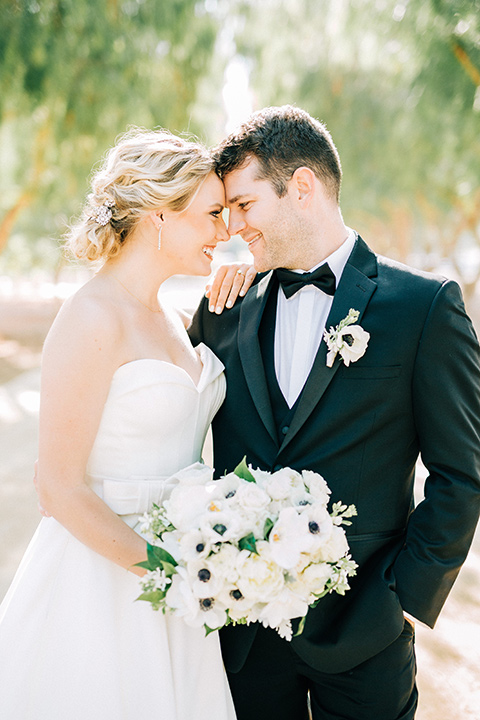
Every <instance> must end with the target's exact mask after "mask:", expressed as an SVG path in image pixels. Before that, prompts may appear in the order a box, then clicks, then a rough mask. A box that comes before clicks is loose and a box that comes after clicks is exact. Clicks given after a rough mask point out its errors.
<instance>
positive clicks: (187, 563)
mask: <svg viewBox="0 0 480 720" xmlns="http://www.w3.org/2000/svg"><path fill="white" fill-rule="evenodd" d="M175 478H176V480H177V481H178V484H177V485H176V486H175V488H174V489H173V491H172V493H171V495H170V497H169V498H168V500H165V501H164V503H163V505H162V506H158V505H154V506H153V509H152V510H151V512H149V513H145V515H144V516H143V518H142V520H143V525H142V533H143V534H144V535H145V536H146V537H147V538H148V539H149V540H150V541H151V544H150V543H148V545H147V549H148V559H147V561H146V562H144V563H139V565H140V566H141V567H144V568H146V569H147V570H148V572H147V573H146V575H144V577H143V578H142V580H141V584H142V588H143V593H142V594H141V595H140V597H139V598H138V599H139V600H146V601H148V602H150V603H151V604H152V607H153V608H154V609H155V610H159V609H160V608H161V609H162V610H163V612H165V611H167V610H168V611H171V612H173V613H175V614H176V615H179V616H182V617H183V618H184V620H185V622H186V623H187V624H189V625H191V626H194V627H201V626H204V627H205V629H206V632H207V634H208V632H211V631H212V630H216V629H218V628H220V627H223V626H224V625H228V624H229V623H240V624H249V623H251V622H260V623H262V624H263V625H264V626H265V627H271V628H274V629H276V630H277V632H278V633H279V634H280V635H281V636H282V637H284V638H286V639H287V640H290V639H291V638H292V627H291V620H292V619H293V618H299V617H301V618H303V620H302V621H301V623H300V626H299V629H298V632H297V634H299V633H300V632H301V631H302V629H303V624H304V622H305V616H306V614H307V611H308V608H309V606H310V607H312V606H315V605H316V603H317V602H318V601H319V600H320V599H321V598H322V597H323V596H324V595H326V594H327V593H332V592H337V593H339V594H340V595H343V594H344V593H345V591H346V590H348V588H349V585H348V578H349V577H350V576H352V575H355V568H356V567H357V565H356V563H355V562H354V561H353V560H352V559H351V558H350V555H349V547H348V543H347V539H346V536H345V531H344V529H343V528H342V527H341V526H342V525H350V524H351V523H350V521H349V520H348V518H350V517H352V516H353V515H356V514H357V513H356V509H355V506H354V505H350V506H349V507H347V506H346V505H342V503H340V502H337V503H334V504H333V506H332V509H331V511H330V512H329V511H328V509H327V505H328V502H329V499H330V489H329V487H328V485H327V483H326V482H325V480H324V479H323V478H322V476H321V475H319V474H317V473H315V472H311V471H309V470H304V471H303V472H302V473H299V472H296V471H295V470H292V469H290V468H283V469H281V470H279V471H277V472H273V473H269V472H265V471H262V470H254V469H253V468H251V467H248V466H247V465H246V463H245V459H244V460H243V461H242V462H241V463H240V465H239V466H238V467H237V468H236V469H235V471H234V472H232V473H229V474H228V475H224V476H223V477H221V478H219V479H218V480H213V479H212V470H211V468H209V467H207V466H205V465H202V464H200V463H196V464H195V465H192V466H190V467H189V468H185V469H184V470H181V471H180V472H179V473H177V474H176V475H175Z"/></svg>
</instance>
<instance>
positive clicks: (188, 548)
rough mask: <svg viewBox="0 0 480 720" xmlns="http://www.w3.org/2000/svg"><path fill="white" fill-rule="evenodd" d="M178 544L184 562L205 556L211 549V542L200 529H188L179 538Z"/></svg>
mask: <svg viewBox="0 0 480 720" xmlns="http://www.w3.org/2000/svg"><path fill="white" fill-rule="evenodd" d="M179 545H180V549H181V557H182V559H183V560H184V561H185V562H190V561H191V560H199V559H200V558H206V557H208V555H209V554H210V551H211V549H212V545H211V543H210V542H209V540H207V539H206V538H205V537H204V536H203V534H202V533H201V532H200V530H190V531H189V532H186V533H184V534H183V535H182V536H181V538H180V540H179Z"/></svg>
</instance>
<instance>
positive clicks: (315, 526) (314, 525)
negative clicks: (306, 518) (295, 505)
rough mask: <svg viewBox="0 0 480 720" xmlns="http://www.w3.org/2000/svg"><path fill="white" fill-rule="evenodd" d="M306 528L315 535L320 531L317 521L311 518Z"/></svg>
mask: <svg viewBox="0 0 480 720" xmlns="http://www.w3.org/2000/svg"><path fill="white" fill-rule="evenodd" d="M308 529H309V530H310V532H311V533H313V534H314V535H316V533H318V532H320V527H319V525H318V523H316V522H315V521H314V520H312V521H311V522H309V523H308Z"/></svg>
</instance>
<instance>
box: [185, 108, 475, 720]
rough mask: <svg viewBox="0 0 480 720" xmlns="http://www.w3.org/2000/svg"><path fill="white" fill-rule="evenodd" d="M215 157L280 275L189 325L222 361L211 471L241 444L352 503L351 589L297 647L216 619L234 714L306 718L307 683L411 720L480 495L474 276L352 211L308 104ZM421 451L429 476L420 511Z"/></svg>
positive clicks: (317, 698)
mask: <svg viewBox="0 0 480 720" xmlns="http://www.w3.org/2000/svg"><path fill="white" fill-rule="evenodd" d="M217 171H218V172H219V174H220V176H221V177H222V178H223V180H224V182H225V188H226V199H227V205H228V208H229V210H230V220H229V232H230V234H231V235H236V234H239V235H241V237H242V238H243V240H244V241H245V242H247V243H248V246H249V249H250V251H251V253H252V255H253V257H254V262H255V268H256V270H257V271H258V272H259V273H266V274H265V275H264V276H263V277H261V279H260V280H259V282H258V283H257V284H256V285H254V286H253V287H252V288H251V290H249V292H248V293H247V295H246V296H245V297H244V298H243V299H242V300H240V301H238V302H237V303H236V304H235V305H234V307H233V308H232V309H230V310H227V311H225V312H224V313H223V314H221V315H217V314H215V313H212V312H210V311H209V308H208V301H207V300H204V301H203V302H202V304H201V305H200V307H199V309H198V311H197V313H196V315H195V318H194V320H193V323H192V326H191V329H190V336H191V338H192V340H193V342H194V344H195V343H198V342H200V341H203V342H205V343H206V344H207V345H209V346H210V347H211V348H212V349H213V350H214V351H215V352H216V353H217V355H218V356H219V357H220V359H221V360H222V362H223V363H224V364H225V367H226V375H227V396H226V400H225V402H224V404H223V406H222V408H221V409H220V411H219V412H218V414H217V415H216V417H215V420H214V423H213V436H214V452H215V467H216V471H217V473H219V474H222V473H223V472H225V471H231V470H232V469H233V468H234V467H235V466H236V464H237V463H238V462H239V461H240V460H241V459H242V457H243V456H244V455H246V457H247V462H248V463H249V464H251V465H252V466H253V467H259V468H262V469H264V470H269V471H271V470H276V469H278V468H281V467H285V466H288V467H291V468H294V469H296V470H299V471H301V470H303V469H308V470H313V471H316V472H319V473H321V474H322V475H323V476H324V477H325V480H326V481H327V483H328V484H329V486H330V488H331V490H332V500H333V501H336V500H341V501H342V502H344V503H345V504H347V505H348V504H350V503H354V504H355V505H356V507H357V510H358V517H356V518H354V519H353V520H354V522H353V524H352V526H351V528H349V543H350V548H351V554H352V557H353V559H354V560H355V561H356V562H357V563H358V565H359V568H358V571H357V575H356V577H354V578H353V579H352V581H351V589H350V590H349V591H348V592H347V593H346V595H345V596H343V597H342V596H340V595H336V594H332V595H329V596H326V597H325V598H323V599H322V600H321V601H320V603H319V604H318V606H317V607H316V608H315V609H313V610H310V611H309V613H308V616H307V621H306V624H305V629H304V631H303V633H302V634H301V635H300V636H298V637H296V638H294V639H293V640H292V642H291V643H289V642H287V641H285V640H283V639H281V638H280V637H279V636H278V635H277V634H276V632H275V631H273V630H270V629H265V628H263V627H262V626H260V625H258V624H254V625H250V626H248V627H247V626H236V627H232V626H229V627H227V628H225V629H224V630H223V631H222V632H221V639H222V650H223V655H224V660H225V665H226V668H227V671H228V675H229V680H230V684H231V688H232V693H233V697H234V701H235V705H236V709H237V713H238V719H239V720H259V719H260V718H265V719H266V720H268V719H269V718H275V720H304V719H306V718H307V717H308V711H307V693H308V692H309V693H310V701H311V708H312V714H313V718H314V720H319V719H320V718H321V719H322V720H334V719H338V718H342V720H400V719H401V720H410V719H411V718H413V717H414V715H415V709H416V705H417V691H416V687H415V655H414V646H413V643H414V623H413V621H412V618H416V619H418V620H419V621H420V622H422V623H426V624H427V625H429V626H431V627H433V625H434V624H435V621H436V619H437V616H438V614H439V612H440V610H441V608H442V606H443V603H444V602H445V599H446V597H447V595H448V593H449V591H450V589H451V587H452V584H453V582H454V580H455V578H456V576H457V574H458V571H459V569H460V567H461V565H462V563H463V561H464V559H465V556H466V554H467V552H468V549H469V546H470V543H471V541H472V537H473V533H474V530H475V525H476V522H477V518H478V514H479V506H480V478H479V475H480V370H479V347H478V344H477V340H476V337H475V333H474V331H473V328H472V325H471V322H470V320H469V318H468V317H467V315H466V314H465V310H464V306H463V303H462V298H461V293H460V290H459V288H458V286H457V285H456V284H455V283H454V282H452V281H449V280H446V279H445V278H442V277H439V276H434V275H431V274H427V273H423V272H419V271H416V270H413V269H410V268H408V267H405V266H403V265H400V264H399V263H396V262H394V261H392V260H388V259H386V258H383V257H379V256H377V255H375V253H373V252H372V250H370V248H369V247H368V246H367V245H366V243H365V242H364V241H363V240H362V238H360V237H359V236H358V235H357V233H355V232H354V231H352V230H350V229H349V228H347V227H346V226H345V224H344V222H343V219H342V215H341V212H340V208H339V205H338V200H339V190H340V181H341V167H340V161H339V157H338V153H337V150H336V148H335V146H334V144H333V142H332V139H331V137H330V135H329V133H328V132H327V130H326V129H325V127H324V126H323V125H322V124H321V123H319V122H317V121H316V120H314V119H313V118H312V117H310V116H309V115H308V114H307V113H306V112H304V111H302V110H300V109H298V108H295V107H291V106H285V107H280V108H267V109H265V110H262V111H260V112H258V113H255V114H254V115H253V116H251V117H250V118H249V119H248V120H247V121H246V122H245V123H244V124H243V125H242V126H241V127H240V129H239V130H238V131H237V132H235V133H234V134H232V135H230V136H229V137H228V138H227V139H226V140H225V141H224V142H223V143H222V144H221V146H220V147H219V148H218V151H217ZM278 268H286V271H285V270H281V271H278V270H277V269H278ZM313 270H315V273H314V274H313V273H312V274H311V271H313ZM317 270H318V271H317ZM292 271H294V272H292ZM305 272H306V273H307V274H304V273H305ZM350 309H353V310H357V311H358V313H359V317H358V321H357V323H358V324H359V325H360V326H361V327H362V328H363V329H364V330H365V331H366V332H368V333H369V334H370V338H369V342H368V346H367V347H366V349H365V348H364V347H362V348H360V353H359V354H360V355H361V356H360V357H359V358H358V359H357V360H356V361H355V362H351V363H350V364H349V365H348V366H347V363H346V362H345V360H344V357H343V356H342V354H341V353H337V355H336V357H335V360H334V362H333V365H332V366H331V367H329V366H328V364H327V350H328V348H327V346H326V343H325V341H324V340H323V339H322V337H323V331H324V329H325V328H326V329H327V330H329V329H330V328H334V329H335V328H336V327H337V326H338V324H339V323H340V321H341V320H342V319H344V318H346V317H347V315H348V313H349V311H350ZM346 341H347V343H350V345H351V344H352V343H353V342H354V337H353V335H351V336H350V337H347V338H346ZM363 350H365V352H364V353H363V355H362V351H363ZM419 453H420V454H421V457H422V460H423V462H424V464H425V466H426V467H427V469H428V473H429V474H428V478H427V481H426V486H425V499H424V500H423V501H422V502H421V503H420V504H419V505H418V506H417V507H415V506H414V500H413V484H414V474H415V464H416V462H417V458H418V455H419Z"/></svg>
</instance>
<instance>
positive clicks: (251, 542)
mask: <svg viewBox="0 0 480 720" xmlns="http://www.w3.org/2000/svg"><path fill="white" fill-rule="evenodd" d="M238 547H239V548H240V550H248V551H249V552H253V553H256V555H258V551H257V545H256V540H255V535H254V534H253V533H249V534H248V535H245V537H243V538H240V540H239V541H238Z"/></svg>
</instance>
